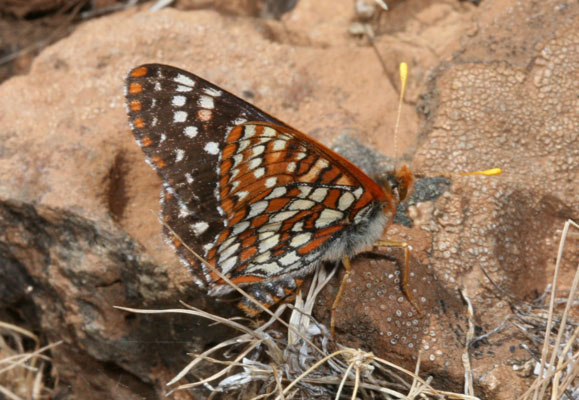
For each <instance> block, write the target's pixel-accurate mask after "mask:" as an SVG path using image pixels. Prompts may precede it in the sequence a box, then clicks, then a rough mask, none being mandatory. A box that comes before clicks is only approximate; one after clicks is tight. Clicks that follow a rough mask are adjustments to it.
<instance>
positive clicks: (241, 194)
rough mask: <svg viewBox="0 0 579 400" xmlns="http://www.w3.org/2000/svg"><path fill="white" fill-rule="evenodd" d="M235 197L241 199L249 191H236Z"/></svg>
mask: <svg viewBox="0 0 579 400" xmlns="http://www.w3.org/2000/svg"><path fill="white" fill-rule="evenodd" d="M236 194H237V198H238V199H239V200H243V199H244V198H245V196H247V195H248V194H249V192H247V191H242V192H237V193H236Z"/></svg>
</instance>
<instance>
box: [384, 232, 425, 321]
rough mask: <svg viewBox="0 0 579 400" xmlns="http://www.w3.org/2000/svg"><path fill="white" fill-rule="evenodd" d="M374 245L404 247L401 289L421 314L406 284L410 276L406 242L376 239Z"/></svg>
mask: <svg viewBox="0 0 579 400" xmlns="http://www.w3.org/2000/svg"><path fill="white" fill-rule="evenodd" d="M375 246H382V247H394V248H402V249H404V272H403V274H402V291H403V292H404V295H405V296H406V298H407V299H408V301H409V302H410V304H412V307H414V308H416V311H417V312H418V314H421V312H420V307H418V304H416V301H414V297H412V292H411V291H410V287H409V286H408V280H409V278H410V247H409V246H408V243H406V242H396V241H392V240H378V241H377V242H376V243H375Z"/></svg>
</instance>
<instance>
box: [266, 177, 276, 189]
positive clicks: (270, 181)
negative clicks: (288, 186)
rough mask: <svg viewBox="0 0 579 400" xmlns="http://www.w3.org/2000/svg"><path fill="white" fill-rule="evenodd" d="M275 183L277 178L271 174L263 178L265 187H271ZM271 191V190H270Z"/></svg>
mask: <svg viewBox="0 0 579 400" xmlns="http://www.w3.org/2000/svg"><path fill="white" fill-rule="evenodd" d="M276 184H277V178H276V177H275V176H272V177H271V178H267V179H266V180H265V187H267V188H272V187H274V186H275V185H276ZM272 193H273V192H272Z"/></svg>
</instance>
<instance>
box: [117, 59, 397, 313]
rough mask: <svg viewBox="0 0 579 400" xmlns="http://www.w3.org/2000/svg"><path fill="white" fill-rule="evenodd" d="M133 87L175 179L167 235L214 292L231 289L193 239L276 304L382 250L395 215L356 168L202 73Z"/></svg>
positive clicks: (154, 160) (145, 125)
mask: <svg viewBox="0 0 579 400" xmlns="http://www.w3.org/2000/svg"><path fill="white" fill-rule="evenodd" d="M126 85H127V87H126V90H127V104H128V109H129V111H128V112H129V116H130V120H131V126H132V128H133V132H134V134H135V137H136V138H137V141H138V143H139V145H140V146H141V148H142V149H143V151H144V152H145V155H146V157H147V160H148V161H149V163H150V164H151V165H152V166H153V167H154V168H155V170H156V171H157V172H158V173H159V175H160V176H161V178H162V180H163V192H162V213H163V218H164V220H165V222H166V224H167V225H168V226H169V228H170V229H167V228H166V229H165V233H166V234H167V236H168V238H169V239H170V242H171V243H172V244H173V246H174V247H175V249H176V251H177V252H178V254H179V255H180V256H181V258H182V260H184V261H185V263H186V264H187V265H189V266H191V267H192V268H193V270H194V272H196V273H197V275H198V278H199V282H200V283H202V284H208V286H209V288H210V289H211V290H210V292H211V293H212V294H216V295H218V294H221V293H225V292H227V291H229V288H228V287H227V286H226V285H224V282H222V281H221V280H220V279H219V277H218V276H217V275H216V274H214V273H213V272H212V271H210V270H208V269H207V268H206V267H204V266H201V264H200V263H198V262H197V261H196V260H195V259H194V256H193V255H192V254H190V252H189V251H188V250H187V249H186V248H185V247H184V246H183V242H184V243H187V245H188V246H189V247H191V248H192V249H193V250H195V251H196V252H197V253H199V254H201V255H204V256H205V257H206V258H207V259H208V260H209V262H210V263H211V264H212V265H214V266H215V267H217V268H218V269H219V270H220V271H221V272H222V273H224V274H226V275H227V276H228V277H230V278H231V279H232V280H233V281H234V282H235V283H237V284H240V285H251V286H250V292H251V293H252V294H253V295H254V296H255V297H256V298H257V299H258V300H259V301H260V302H262V303H263V304H267V305H271V304H274V303H275V302H277V301H278V300H279V299H280V298H282V297H284V296H285V295H287V294H288V293H289V292H291V291H292V290H293V289H295V287H296V286H297V281H298V280H299V278H301V277H303V276H304V275H306V274H307V273H308V272H310V271H311V269H312V268H314V267H315V266H316V265H317V264H319V262H320V261H321V260H324V259H340V258H341V257H342V256H343V255H344V254H351V253H353V252H355V251H356V250H358V248H359V247H360V246H363V245H367V244H371V243H372V242H373V240H375V239H376V238H377V237H378V236H379V235H380V234H381V232H382V229H383V228H384V226H385V225H386V223H387V221H388V220H389V218H390V217H391V214H392V213H393V212H394V204H393V202H392V199H391V198H390V197H389V194H388V193H387V192H385V191H384V189H382V188H381V187H379V186H378V185H377V184H376V183H375V182H374V181H373V180H371V179H370V178H368V177H367V176H366V175H365V174H364V173H363V172H362V171H360V170H359V169H358V168H357V167H355V166H354V165H352V164H351V163H350V162H348V161H347V160H345V159H343V158H342V157H341V156H339V155H337V154H336V153H334V152H333V151H331V150H329V149H328V148H326V147H325V146H323V145H321V144H320V143H318V142H315V141H314V140H313V139H311V138H309V137H308V136H306V135H304V134H303V133H300V132H298V131H296V130H294V129H293V128H291V127H289V126H288V125H286V124H284V123H283V122H281V121H279V120H277V119H275V118H273V117H271V116H270V115H268V114H267V113H265V112H263V111H261V110H259V109H258V108H256V107H254V106H252V105H250V104H248V103H246V102H245V101H243V100H241V99H239V98H238V97H236V96H234V95H232V94H230V93H228V92H226V91H225V90H223V89H221V88H219V87H217V86H214V85H212V84H211V83H209V82H207V81H205V80H203V79H201V78H199V77H197V76H195V75H193V74H191V73H188V72H186V71H183V70H180V69H177V68H174V67H169V66H164V65H158V64H151V65H144V66H141V67H138V68H135V69H134V70H133V71H131V72H130V74H129V77H128V78H127V83H126ZM385 208H386V209H387V210H388V213H389V214H388V213H387V214H383V213H382V211H383V209H385ZM171 230H173V231H174V232H175V233H176V234H177V236H178V237H176V236H175V235H173V234H172V233H171ZM201 271H202V272H203V274H201V273H200V272H201ZM252 307H253V306H249V305H247V304H246V307H245V310H246V311H247V312H248V313H250V314H251V313H253V312H254V311H255V309H254V308H252Z"/></svg>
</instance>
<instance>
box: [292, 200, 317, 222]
mask: <svg viewBox="0 0 579 400" xmlns="http://www.w3.org/2000/svg"><path fill="white" fill-rule="evenodd" d="M315 204H316V203H314V202H313V201H311V200H294V201H292V202H291V204H290V205H289V207H288V209H289V210H309V209H310V208H312V207H313V206H314V205H315ZM318 219H319V218H318Z"/></svg>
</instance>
